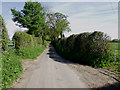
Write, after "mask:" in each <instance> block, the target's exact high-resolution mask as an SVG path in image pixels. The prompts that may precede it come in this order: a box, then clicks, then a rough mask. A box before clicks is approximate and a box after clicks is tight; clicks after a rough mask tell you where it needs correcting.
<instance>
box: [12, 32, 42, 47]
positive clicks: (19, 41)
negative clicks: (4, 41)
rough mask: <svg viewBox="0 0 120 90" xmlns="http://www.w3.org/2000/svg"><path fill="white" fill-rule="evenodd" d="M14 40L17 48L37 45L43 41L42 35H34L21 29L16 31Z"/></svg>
mask: <svg viewBox="0 0 120 90" xmlns="http://www.w3.org/2000/svg"><path fill="white" fill-rule="evenodd" d="M13 41H14V42H15V48H16V49H20V48H26V47H35V46H37V45H40V44H41V43H42V39H41V38H40V37H34V36H32V35H29V34H27V33H25V32H21V31H18V32H15V34H14V36H13Z"/></svg>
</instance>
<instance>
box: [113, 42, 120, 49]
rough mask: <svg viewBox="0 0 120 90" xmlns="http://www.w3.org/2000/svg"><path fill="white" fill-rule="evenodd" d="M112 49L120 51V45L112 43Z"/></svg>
mask: <svg viewBox="0 0 120 90" xmlns="http://www.w3.org/2000/svg"><path fill="white" fill-rule="evenodd" d="M112 47H113V48H114V49H116V50H120V43H112Z"/></svg>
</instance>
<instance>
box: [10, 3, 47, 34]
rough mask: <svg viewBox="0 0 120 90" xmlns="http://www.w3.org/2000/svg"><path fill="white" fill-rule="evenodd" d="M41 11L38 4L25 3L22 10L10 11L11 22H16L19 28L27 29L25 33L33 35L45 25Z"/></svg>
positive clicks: (41, 8)
mask: <svg viewBox="0 0 120 90" xmlns="http://www.w3.org/2000/svg"><path fill="white" fill-rule="evenodd" d="M43 9H44V8H43V7H42V6H41V4H40V3H39V2H30V1H29V2H25V6H24V8H23V10H21V11H16V10H15V9H11V11H12V15H13V21H14V22H17V25H18V26H20V27H24V28H28V29H29V30H28V32H27V33H29V34H34V35H35V32H36V31H37V30H38V29H39V30H40V29H42V28H43V27H44V25H45V12H44V10H43Z"/></svg>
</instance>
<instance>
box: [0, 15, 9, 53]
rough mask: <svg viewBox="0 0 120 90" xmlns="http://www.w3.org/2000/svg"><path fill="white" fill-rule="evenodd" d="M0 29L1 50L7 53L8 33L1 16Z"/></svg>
mask: <svg viewBox="0 0 120 90" xmlns="http://www.w3.org/2000/svg"><path fill="white" fill-rule="evenodd" d="M0 29H1V32H2V50H3V51H7V50H8V39H9V38H8V32H7V29H6V27H5V24H4V20H3V18H2V16H1V15H0Z"/></svg>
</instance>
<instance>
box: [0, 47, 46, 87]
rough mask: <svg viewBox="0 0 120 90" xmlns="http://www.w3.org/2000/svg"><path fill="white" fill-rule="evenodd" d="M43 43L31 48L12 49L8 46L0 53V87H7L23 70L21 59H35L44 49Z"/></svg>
mask: <svg viewBox="0 0 120 90" xmlns="http://www.w3.org/2000/svg"><path fill="white" fill-rule="evenodd" d="M45 48H46V47H45V45H39V46H36V47H31V48H24V49H20V50H14V49H12V48H10V49H9V50H8V52H4V53H3V54H2V69H1V68H0V71H2V79H1V81H2V85H1V87H0V89H1V88H9V87H10V86H11V85H12V84H13V83H14V82H15V80H16V79H17V78H19V77H20V75H21V74H22V71H23V67H22V62H21V59H35V58H36V57H37V56H39V55H40V54H41V53H42V52H43V51H44V50H45Z"/></svg>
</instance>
